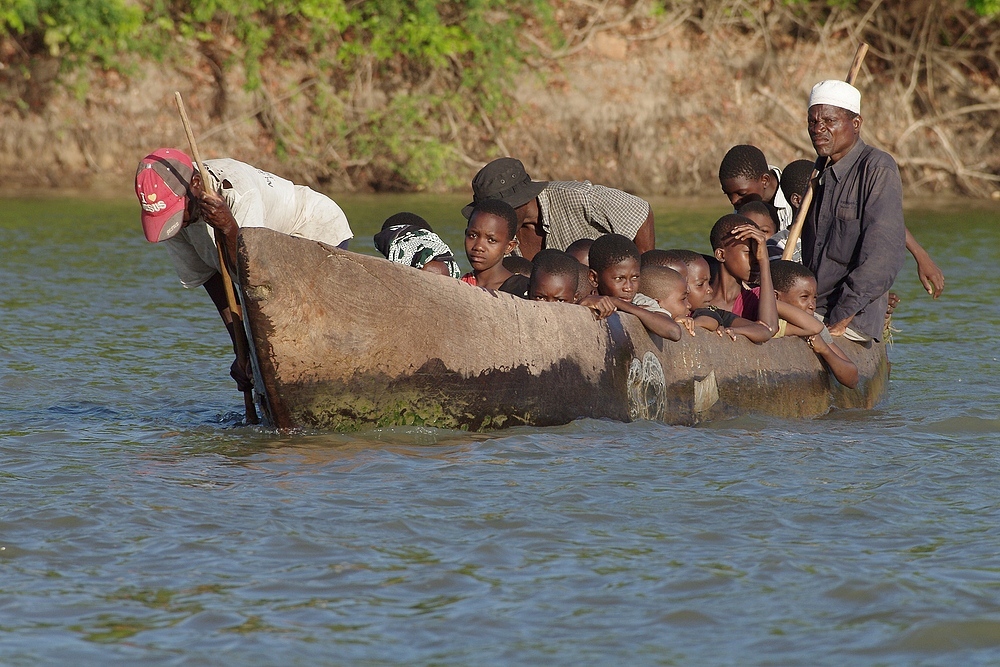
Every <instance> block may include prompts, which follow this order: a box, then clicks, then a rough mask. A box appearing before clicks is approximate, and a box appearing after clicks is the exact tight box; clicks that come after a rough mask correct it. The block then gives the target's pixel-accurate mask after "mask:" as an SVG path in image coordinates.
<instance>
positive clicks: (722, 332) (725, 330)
mask: <svg viewBox="0 0 1000 667" xmlns="http://www.w3.org/2000/svg"><path fill="white" fill-rule="evenodd" d="M715 333H717V334H719V338H722V337H723V336H729V337H730V338H732V339H733V340H736V336H738V335H739V334H737V333H736V332H735V331H734V330H733V328H732V327H719V328H718V329H716V330H715Z"/></svg>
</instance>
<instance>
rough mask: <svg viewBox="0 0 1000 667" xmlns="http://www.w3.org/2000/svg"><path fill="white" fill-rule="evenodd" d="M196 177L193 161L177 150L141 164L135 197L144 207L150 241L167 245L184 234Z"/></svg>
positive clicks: (162, 152) (166, 150)
mask: <svg viewBox="0 0 1000 667" xmlns="http://www.w3.org/2000/svg"><path fill="white" fill-rule="evenodd" d="M193 173H194V166H193V165H192V164H191V158H189V157H188V156H187V155H185V154H184V153H182V152H181V151H179V150H176V149H173V148H161V149H159V150H157V151H154V152H152V153H150V154H149V155H147V156H146V157H144V158H142V160H141V161H140V162H139V168H138V169H137V170H136V172H135V195H136V196H137V197H138V198H139V204H141V205H142V231H143V232H145V234H146V240H147V241H149V242H151V243H157V242H159V241H166V240H167V239H169V238H170V237H172V236H174V235H176V234H177V232H179V231H180V230H181V227H182V226H183V222H184V208H185V207H186V206H187V193H188V188H189V187H190V184H191V175H192V174H193Z"/></svg>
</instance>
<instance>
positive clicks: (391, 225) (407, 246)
mask: <svg viewBox="0 0 1000 667" xmlns="http://www.w3.org/2000/svg"><path fill="white" fill-rule="evenodd" d="M374 241H375V248H376V249H377V250H378V251H379V252H380V253H382V255H383V256H384V257H385V258H386V259H388V260H389V261H390V262H395V263H396V264H403V265H405V266H412V267H414V268H416V269H420V270H422V271H428V272H431V273H440V274H441V275H445V276H451V277H452V278H458V277H460V276H461V275H462V271H461V269H459V268H458V262H456V261H455V256H454V255H453V254H452V252H451V248H449V247H448V244H447V243H445V242H444V241H442V240H441V238H440V237H439V236H438V235H437V234H435V233H434V231H433V230H432V229H431V226H430V225H429V224H427V221H426V220H424V219H423V218H421V217H420V216H419V215H417V214H415V213H397V214H395V215H392V216H389V217H388V218H387V219H386V221H385V222H384V223H382V231H380V232H379V233H378V234H376V235H375V236H374Z"/></svg>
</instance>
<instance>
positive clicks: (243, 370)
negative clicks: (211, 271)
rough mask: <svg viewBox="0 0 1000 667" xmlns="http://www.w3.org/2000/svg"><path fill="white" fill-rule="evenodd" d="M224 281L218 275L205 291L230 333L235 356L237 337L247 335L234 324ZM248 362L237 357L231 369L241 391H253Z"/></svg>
mask: <svg viewBox="0 0 1000 667" xmlns="http://www.w3.org/2000/svg"><path fill="white" fill-rule="evenodd" d="M222 281H223V277H222V274H219V273H216V274H215V275H214V276H212V277H211V278H209V279H208V280H207V281H206V282H205V291H206V292H208V296H209V297H211V299H212V303H214V304H215V307H216V308H217V309H218V311H219V316H220V317H221V318H222V323H223V324H225V325H226V331H228V332H229V339H230V340H231V341H232V343H233V353H234V354H235V353H236V336H243V337H244V339H245V338H246V333H245V332H244V331H243V330H242V329H240V330H239V331H237V329H236V325H235V324H234V323H233V314H232V313H231V312H230V311H229V303H228V301H227V299H226V286H225V283H223V282H222ZM248 361H249V360H248V359H240V358H239V357H237V358H236V360H235V361H234V362H233V364H232V366H230V368H229V375H230V376H232V378H233V379H234V380H236V385H237V387H239V390H240V391H246V390H247V389H253V380H252V379H251V377H252V376H251V371H250V367H249V364H248Z"/></svg>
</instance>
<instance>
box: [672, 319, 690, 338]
mask: <svg viewBox="0 0 1000 667" xmlns="http://www.w3.org/2000/svg"><path fill="white" fill-rule="evenodd" d="M674 322H677V324H679V325H681V326H682V327H684V328H685V329H687V332H688V333H689V334H691V335H692V336H693V335H694V319H693V318H690V317H675V318H674Z"/></svg>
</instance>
